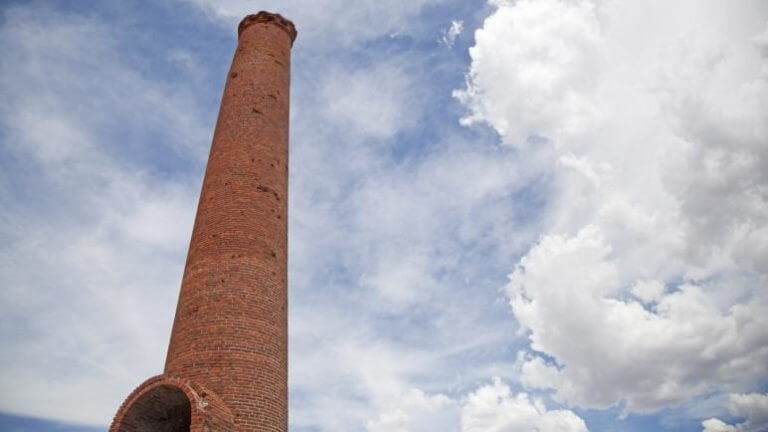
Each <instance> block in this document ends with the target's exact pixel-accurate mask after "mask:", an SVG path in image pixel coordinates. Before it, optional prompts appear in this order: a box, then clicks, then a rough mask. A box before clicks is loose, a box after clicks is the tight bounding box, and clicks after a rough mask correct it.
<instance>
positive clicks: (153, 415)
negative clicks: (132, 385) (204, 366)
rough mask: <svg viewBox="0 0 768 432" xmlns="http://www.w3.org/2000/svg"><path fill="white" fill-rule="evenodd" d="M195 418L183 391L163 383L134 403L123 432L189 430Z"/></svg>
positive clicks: (178, 431)
mask: <svg viewBox="0 0 768 432" xmlns="http://www.w3.org/2000/svg"><path fill="white" fill-rule="evenodd" d="M191 417H192V407H191V406H190V404H189V399H187V395H185V394H184V392H183V391H181V390H179V389H177V388H176V387H171V386H159V387H156V388H154V389H152V390H150V391H148V392H147V393H145V394H144V395H142V396H141V398H139V399H137V400H136V401H135V402H134V403H133V405H131V408H130V409H129V410H128V412H127V413H125V416H124V417H123V421H122V422H121V424H120V430H119V432H189V424H190V422H191V421H192V419H191Z"/></svg>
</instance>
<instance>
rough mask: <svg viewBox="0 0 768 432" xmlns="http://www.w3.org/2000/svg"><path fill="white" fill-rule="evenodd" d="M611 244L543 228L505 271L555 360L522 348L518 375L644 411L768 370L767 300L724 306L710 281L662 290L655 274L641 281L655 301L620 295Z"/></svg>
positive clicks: (528, 323)
mask: <svg viewBox="0 0 768 432" xmlns="http://www.w3.org/2000/svg"><path fill="white" fill-rule="evenodd" d="M614 253H615V251H613V250H612V249H611V248H610V247H609V246H608V245H607V244H606V241H605V238H604V237H603V236H602V235H601V233H600V232H599V230H598V229H597V228H596V227H593V226H590V227H587V228H585V229H584V230H582V231H581V232H580V233H579V234H578V235H577V236H575V237H561V236H546V237H545V238H544V239H543V240H542V241H541V243H539V245H537V246H536V247H534V248H533V249H532V250H531V251H529V252H528V254H527V255H526V257H525V258H523V260H522V261H521V263H520V266H519V268H518V269H517V270H516V271H515V272H514V273H513V274H512V275H511V281H510V284H509V286H508V287H507V292H508V294H509V296H510V299H511V305H512V309H513V311H514V313H515V316H516V317H517V319H518V320H519V321H520V324H521V325H522V326H523V327H524V328H527V329H529V330H530V332H531V333H530V338H531V349H532V350H534V351H538V352H543V353H547V354H548V355H549V356H551V357H553V358H554V359H555V360H556V361H557V363H558V364H551V363H548V362H547V361H545V360H544V359H543V358H541V357H539V356H537V355H533V354H529V355H525V356H524V357H523V358H522V359H521V363H520V365H521V370H522V379H523V382H524V384H526V385H528V386H531V387H534V388H551V389H555V390H556V392H555V395H554V397H555V399H557V400H560V401H563V402H567V403H570V404H575V405H579V406H584V407H590V408H607V407H610V406H612V405H615V404H617V403H619V402H620V401H624V402H625V403H626V405H625V410H626V411H627V412H647V411H653V410H657V409H660V408H663V407H665V406H668V405H671V404H676V403H680V402H683V401H685V400H688V399H690V398H693V397H695V396H698V395H702V394H704V393H706V392H707V391H709V390H710V389H712V388H722V387H723V386H726V385H729V384H732V383H737V382H741V383H746V382H749V381H750V380H751V379H753V378H754V377H759V376H762V375H764V374H765V373H766V367H765V365H766V364H768V354H766V352H765V349H764V347H765V345H766V343H768V336H766V335H765V334H764V332H761V331H760V330H759V329H760V328H764V327H765V326H766V325H768V320H766V318H765V316H768V303H766V302H765V301H764V300H762V301H760V300H753V301H750V302H746V303H745V304H736V305H733V306H732V307H730V308H727V309H722V308H721V307H720V306H718V305H717V304H716V303H715V302H714V301H713V299H712V298H710V296H708V295H707V290H709V289H724V288H725V287H723V286H718V287H711V286H710V287H701V286H697V285H693V284H683V285H679V286H676V287H675V290H674V291H672V292H669V293H660V292H659V288H658V284H659V282H658V281H640V282H639V284H640V285H639V286H641V287H649V286H650V287H652V289H651V290H649V291H652V293H653V296H652V298H651V300H653V301H655V304H653V305H652V306H650V307H646V306H644V305H643V304H642V303H640V302H638V301H634V300H629V299H627V300H621V299H620V298H618V297H619V294H620V293H621V291H622V290H621V287H622V276H621V272H620V269H621V266H620V263H619V262H617V261H616V260H614V259H612V258H611V256H612V255H613V254H614ZM654 285H655V287H654ZM637 286H638V285H636V286H635V288H636V287H637ZM726 287H727V286H726ZM574 342H575V343H574Z"/></svg>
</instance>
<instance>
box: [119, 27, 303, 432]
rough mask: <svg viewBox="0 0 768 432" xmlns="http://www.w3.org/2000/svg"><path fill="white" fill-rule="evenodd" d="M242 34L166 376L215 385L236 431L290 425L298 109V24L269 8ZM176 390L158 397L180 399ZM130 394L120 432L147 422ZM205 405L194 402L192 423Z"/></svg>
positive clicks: (216, 135)
mask: <svg viewBox="0 0 768 432" xmlns="http://www.w3.org/2000/svg"><path fill="white" fill-rule="evenodd" d="M238 34H239V42H238V46H237V51H236V53H235V56H234V60H233V61H232V66H231V69H230V72H229V75H228V77H227V83H226V87H225V89H224V95H223V97H222V101H221V109H220V112H219V118H218V121H217V124H216V130H215V132H214V137H213V144H212V146H211V152H210V156H209V159H208V166H207V168H206V173H205V178H204V180H203V189H202V193H201V195H200V202H199V205H198V210H197V216H196V219H195V225H194V229H193V233H192V240H191V242H190V246H189V254H188V256H187V263H186V268H185V271H184V277H183V281H182V286H181V293H180V295H179V302H178V305H177V309H176V317H175V320H174V324H173V331H172V334H171V342H170V345H169V348H168V355H167V358H166V365H165V373H164V375H162V377H166V378H167V379H171V378H172V379H177V380H182V381H184V382H185V383H187V384H186V385H188V386H194V385H200V386H204V387H205V388H206V389H210V390H209V391H210V392H211V394H215V395H217V398H220V400H221V401H222V403H224V404H226V407H228V409H229V410H231V413H232V415H233V423H234V429H232V430H233V431H236V432H246V431H281V432H285V431H287V430H288V405H287V404H288V376H287V375H288V373H287V370H288V364H287V362H288V349H287V348H288V347H287V343H288V334H287V324H288V322H287V307H288V304H287V301H288V298H287V240H288V238H287V229H288V225H287V223H288V217H287V216H288V215H287V212H288V208H287V206H288V107H289V83H290V60H291V47H292V44H293V40H294V38H295V37H296V31H295V29H294V27H293V24H291V23H290V22H289V21H287V20H285V19H284V18H282V17H280V16H279V15H273V14H268V13H265V12H260V13H259V14H257V15H250V16H248V17H246V18H245V19H244V20H243V21H242V22H241V24H240V26H239V28H238ZM193 383H194V384H193ZM145 385H146V384H145ZM166 390H167V391H166ZM166 390H164V392H165V393H163V391H158V392H157V393H156V394H154V395H155V396H156V397H163V395H164V394H165V395H166V397H167V398H172V397H176V398H177V399H178V397H179V393H178V392H174V391H172V389H170V388H169V389H166ZM174 395H175V396H174ZM132 397H133V396H132ZM130 399H131V397H129V400H130ZM129 400H127V401H126V404H128V405H126V404H124V406H123V407H122V408H121V410H120V412H119V413H118V416H117V417H116V419H115V422H114V424H113V430H114V431H130V430H138V429H129V428H127V425H126V426H125V427H123V426H121V421H122V420H120V419H124V418H125V413H126V412H128V411H129V410H130V409H131V406H130V403H129ZM132 400H133V401H134V402H135V401H138V400H139V399H136V398H135V397H133V399H132ZM190 400H191V399H190ZM217 400H218V399H217ZM149 411H151V410H147V412H149ZM142 412H143V411H142ZM195 412H196V411H195V409H194V406H193V409H192V414H191V415H192V426H193V429H192V430H195V429H194V425H195ZM147 415H150V416H151V415H153V414H152V413H151V412H150V413H149V414H147ZM121 416H122V417H121ZM224 423H226V422H224ZM170 430H174V431H176V430H180V429H170ZM210 430H225V429H218V428H216V429H210ZM227 430H228V429H227Z"/></svg>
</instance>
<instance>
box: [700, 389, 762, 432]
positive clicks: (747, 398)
mask: <svg viewBox="0 0 768 432" xmlns="http://www.w3.org/2000/svg"><path fill="white" fill-rule="evenodd" d="M728 411H729V412H730V413H731V415H733V416H736V417H741V418H745V419H746V420H745V421H744V422H743V423H739V424H736V425H729V424H727V423H725V422H723V421H722V420H719V419H716V418H711V419H707V420H704V421H703V422H702V423H701V425H702V426H703V427H704V429H703V432H761V431H764V430H766V428H768V394H760V393H748V394H732V395H730V396H729V398H728Z"/></svg>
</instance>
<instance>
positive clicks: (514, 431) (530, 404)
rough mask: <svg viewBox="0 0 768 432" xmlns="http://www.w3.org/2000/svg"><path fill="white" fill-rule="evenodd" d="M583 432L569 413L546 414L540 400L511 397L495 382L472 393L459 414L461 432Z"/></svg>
mask: <svg viewBox="0 0 768 432" xmlns="http://www.w3.org/2000/svg"><path fill="white" fill-rule="evenodd" d="M531 430H542V431H551V432H587V426H586V425H585V424H584V420H582V419H581V418H580V417H579V416H577V415H576V414H575V413H574V412H573V411H569V410H548V409H547V408H546V406H545V405H544V403H543V402H542V401H541V400H540V399H536V398H533V399H531V397H530V396H529V395H528V394H526V393H518V394H513V393H512V391H511V389H510V388H509V386H507V385H505V384H503V383H502V382H501V380H499V379H498V378H496V379H494V381H493V383H492V384H489V385H486V386H483V387H481V388H480V389H478V390H477V391H475V392H473V393H472V394H470V395H469V397H468V398H467V401H466V403H465V404H464V406H463V407H462V411H461V431H462V432H518V431H519V432H524V431H531Z"/></svg>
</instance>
